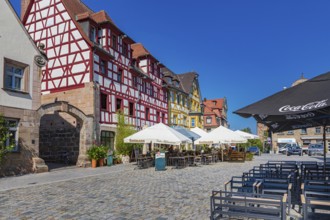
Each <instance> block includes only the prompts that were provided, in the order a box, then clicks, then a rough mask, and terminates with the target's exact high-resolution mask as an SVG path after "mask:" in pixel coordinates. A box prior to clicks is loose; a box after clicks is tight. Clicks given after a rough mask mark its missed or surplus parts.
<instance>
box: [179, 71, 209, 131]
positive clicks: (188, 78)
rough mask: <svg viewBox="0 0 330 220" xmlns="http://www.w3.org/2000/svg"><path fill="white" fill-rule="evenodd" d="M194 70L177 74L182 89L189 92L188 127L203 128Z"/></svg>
mask: <svg viewBox="0 0 330 220" xmlns="http://www.w3.org/2000/svg"><path fill="white" fill-rule="evenodd" d="M198 76H199V75H198V74H197V73H196V72H188V73H183V74H179V75H178V78H179V80H180V82H181V84H182V87H183V89H184V91H185V92H186V93H187V94H189V98H188V99H189V104H188V109H189V113H188V121H189V122H188V128H195V127H199V128H203V124H204V123H203V109H202V107H201V103H202V96H201V90H200V87H199V82H198Z"/></svg>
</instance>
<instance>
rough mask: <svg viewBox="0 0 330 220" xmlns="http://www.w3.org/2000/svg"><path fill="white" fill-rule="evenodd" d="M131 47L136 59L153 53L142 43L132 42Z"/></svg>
mask: <svg viewBox="0 0 330 220" xmlns="http://www.w3.org/2000/svg"><path fill="white" fill-rule="evenodd" d="M131 47H132V49H133V58H134V59H137V58H139V57H141V56H147V55H151V54H150V52H149V51H148V50H147V49H146V48H145V47H144V46H143V45H142V44H141V43H135V44H132V45H131Z"/></svg>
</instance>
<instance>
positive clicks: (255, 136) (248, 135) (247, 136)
mask: <svg viewBox="0 0 330 220" xmlns="http://www.w3.org/2000/svg"><path fill="white" fill-rule="evenodd" d="M235 133H237V134H239V135H241V136H242V137H244V138H246V139H248V140H251V139H259V136H258V135H255V134H250V133H247V132H244V131H241V130H236V131H235Z"/></svg>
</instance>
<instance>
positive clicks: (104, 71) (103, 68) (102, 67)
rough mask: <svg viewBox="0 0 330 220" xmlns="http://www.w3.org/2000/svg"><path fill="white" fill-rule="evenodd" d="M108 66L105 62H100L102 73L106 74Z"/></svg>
mask: <svg viewBox="0 0 330 220" xmlns="http://www.w3.org/2000/svg"><path fill="white" fill-rule="evenodd" d="M106 70H107V66H106V62H105V61H104V60H101V61H100V73H102V74H106Z"/></svg>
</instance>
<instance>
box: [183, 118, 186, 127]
mask: <svg viewBox="0 0 330 220" xmlns="http://www.w3.org/2000/svg"><path fill="white" fill-rule="evenodd" d="M183 125H184V126H186V125H187V117H186V116H183Z"/></svg>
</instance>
